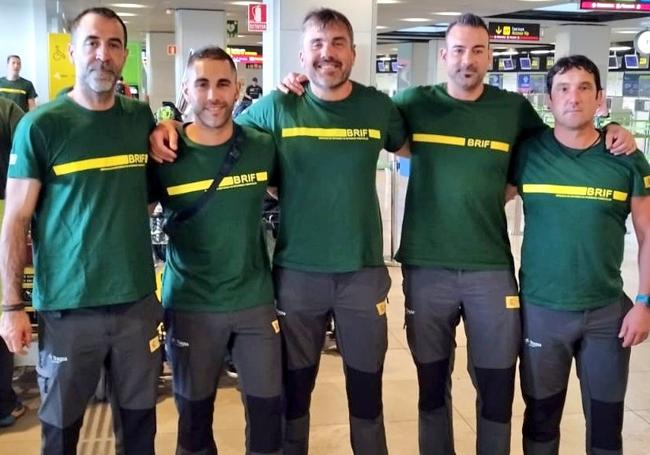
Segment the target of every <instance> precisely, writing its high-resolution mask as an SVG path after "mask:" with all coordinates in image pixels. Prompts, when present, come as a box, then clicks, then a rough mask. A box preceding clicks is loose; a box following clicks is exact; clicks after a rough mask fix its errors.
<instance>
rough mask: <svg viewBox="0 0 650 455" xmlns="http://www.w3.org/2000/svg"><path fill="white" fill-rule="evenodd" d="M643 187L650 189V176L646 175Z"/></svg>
mask: <svg viewBox="0 0 650 455" xmlns="http://www.w3.org/2000/svg"><path fill="white" fill-rule="evenodd" d="M643 186H644V187H646V188H650V175H646V176H645V177H643Z"/></svg>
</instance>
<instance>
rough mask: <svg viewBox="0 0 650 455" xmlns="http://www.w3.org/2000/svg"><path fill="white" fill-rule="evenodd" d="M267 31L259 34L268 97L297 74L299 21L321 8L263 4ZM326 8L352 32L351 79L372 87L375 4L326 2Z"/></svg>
mask: <svg viewBox="0 0 650 455" xmlns="http://www.w3.org/2000/svg"><path fill="white" fill-rule="evenodd" d="M265 3H266V4H267V5H268V17H267V19H268V21H269V22H268V29H267V31H266V32H264V33H263V43H264V69H263V75H264V77H263V79H264V81H263V82H264V86H263V89H264V93H269V92H270V91H271V90H273V89H274V88H275V86H276V85H277V83H278V82H279V81H280V80H282V78H283V77H284V76H285V75H286V74H287V73H289V72H291V71H298V72H299V71H301V67H300V60H299V58H298V53H299V52H300V49H301V46H302V33H301V27H302V20H303V18H304V17H305V15H306V14H307V12H308V11H310V10H312V9H316V8H320V7H322V6H323V3H322V1H318V0H304V1H303V0H267V1H265ZM327 7H328V8H332V9H335V10H337V11H340V12H341V13H343V14H345V16H346V17H347V18H348V20H349V21H350V23H351V24H352V29H353V30H354V43H355V44H356V51H357V57H356V61H355V64H354V67H353V68H352V75H351V78H352V79H353V80H355V81H357V82H360V83H362V84H365V85H374V83H375V55H376V51H375V48H376V46H377V29H376V27H377V1H376V0H354V1H350V0H330V1H329V2H328V3H327Z"/></svg>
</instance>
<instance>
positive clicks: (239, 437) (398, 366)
mask: <svg viewBox="0 0 650 455" xmlns="http://www.w3.org/2000/svg"><path fill="white" fill-rule="evenodd" d="M519 242H520V237H513V250H514V251H515V252H516V253H517V252H518V251H519ZM626 243H627V253H626V259H625V263H624V266H623V275H624V278H625V282H626V289H627V290H628V293H629V294H631V295H634V293H635V292H636V283H637V281H638V279H637V276H636V266H635V258H636V246H635V243H636V241H635V239H634V235H629V236H628V238H627V242H626ZM391 275H392V278H393V287H392V289H391V293H390V302H391V303H390V305H389V309H388V320H389V325H388V327H389V348H388V349H389V350H388V353H387V356H386V366H385V371H384V403H385V421H386V429H387V433H388V444H389V448H390V452H391V454H393V455H416V454H417V420H416V419H417V414H416V405H417V381H416V375H415V369H414V367H413V362H412V360H411V357H410V353H409V350H408V348H407V345H406V338H405V334H404V330H403V320H404V315H403V301H404V299H403V296H402V293H401V275H400V270H399V269H398V268H391ZM457 338H458V340H457V341H458V349H457V355H456V369H455V371H454V373H453V400H454V431H455V439H456V451H457V453H458V455H470V454H474V453H475V449H474V439H475V435H476V424H475V407H474V391H473V387H472V384H471V382H470V380H469V377H468V375H467V373H466V360H467V357H466V352H465V336H464V333H463V330H462V325H461V327H460V328H459V331H458V336H457ZM648 384H650V342H646V343H643V344H642V345H640V346H638V347H636V348H634V350H633V354H632V364H631V374H630V381H629V387H628V394H627V400H626V410H625V427H624V435H623V436H624V441H625V453H626V455H647V454H649V453H650V388H649V387H648ZM23 398H24V399H25V402H26V404H27V405H28V406H29V411H28V414H27V416H26V417H24V418H22V419H20V421H19V422H18V423H17V424H16V425H15V426H14V427H12V428H9V429H3V430H0V454H3V455H9V454H20V455H30V454H36V453H38V448H39V426H38V421H37V419H36V409H37V407H38V403H39V401H38V396H37V393H36V391H35V390H28V391H26V392H25V393H24V394H23ZM522 415H523V403H522V400H521V399H520V398H519V392H517V398H516V401H515V404H514V417H513V436H512V453H513V454H521V453H522V450H521V443H520V429H521V424H522ZM176 418H177V415H176V411H175V408H174V404H173V400H172V399H171V397H170V395H169V391H168V390H163V391H162V394H161V400H160V403H159V405H158V436H157V448H158V453H160V454H171V453H173V450H174V442H175V430H176ZM214 427H215V431H216V437H217V443H218V446H219V453H220V454H222V455H238V454H243V434H244V417H243V410H242V406H241V402H240V398H239V394H238V392H237V390H236V388H235V387H233V386H232V385H230V386H225V387H223V388H221V389H220V390H219V393H218V397H217V405H216V412H215V424H214ZM82 431H83V434H82V444H80V453H83V454H88V455H91V454H92V455H100V454H109V453H113V451H112V440H111V433H110V416H109V414H108V413H107V411H106V410H105V409H104V407H103V406H94V407H93V408H91V409H90V410H89V412H88V413H87V415H86V423H85V427H84V429H83V430H82ZM310 453H311V454H314V455H339V454H341V455H344V454H351V450H350V448H349V434H348V428H347V404H346V399H345V384H344V381H343V375H342V371H341V362H340V358H339V357H338V356H336V355H332V354H324V355H323V358H322V361H321V369H320V375H319V377H318V382H317V385H316V390H315V392H314V396H313V404H312V432H311V452H310ZM561 453H562V454H567V455H576V454H580V453H584V420H583V417H582V410H581V404H580V394H579V389H578V383H577V380H576V378H575V375H572V379H571V384H570V389H569V395H568V398H567V403H566V407H565V412H564V417H563V420H562V446H561Z"/></svg>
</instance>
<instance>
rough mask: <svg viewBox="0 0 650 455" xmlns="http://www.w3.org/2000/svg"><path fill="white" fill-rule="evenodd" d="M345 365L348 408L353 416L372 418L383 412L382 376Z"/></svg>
mask: <svg viewBox="0 0 650 455" xmlns="http://www.w3.org/2000/svg"><path fill="white" fill-rule="evenodd" d="M382 373H383V367H382V368H381V369H380V370H379V371H378V372H376V373H366V372H365V371H359V370H355V369H354V368H351V367H349V366H347V365H346V366H345V388H346V390H347V392H348V410H349V411H350V415H351V416H352V417H356V418H358V419H366V420H372V419H376V418H377V417H379V416H380V415H381V413H382V403H381V376H382Z"/></svg>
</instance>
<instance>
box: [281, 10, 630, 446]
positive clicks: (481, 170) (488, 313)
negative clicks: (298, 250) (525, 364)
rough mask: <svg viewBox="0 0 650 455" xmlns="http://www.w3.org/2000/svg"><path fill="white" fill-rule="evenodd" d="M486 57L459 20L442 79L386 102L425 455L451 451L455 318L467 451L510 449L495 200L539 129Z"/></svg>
mask: <svg viewBox="0 0 650 455" xmlns="http://www.w3.org/2000/svg"><path fill="white" fill-rule="evenodd" d="M491 58H492V57H491V52H490V49H489V38H488V31H487V27H486V25H485V23H484V22H483V20H482V19H481V18H479V17H478V16H475V15H473V14H469V13H468V14H464V15H462V16H460V17H459V18H458V19H457V20H456V21H454V22H453V23H452V24H451V25H450V26H449V28H448V30H447V36H446V48H445V49H444V50H443V52H442V60H443V62H444V63H445V65H446V66H447V74H448V82H447V83H446V84H439V85H435V86H419V87H414V88H411V89H407V90H405V91H403V92H401V93H398V94H397V95H396V96H395V97H394V99H393V101H394V102H395V104H396V105H397V107H398V109H399V110H400V112H401V113H402V115H403V117H404V119H405V122H406V124H407V130H408V132H409V134H410V149H411V155H412V158H411V161H412V165H411V175H410V179H409V185H408V191H407V195H406V206H405V213H404V225H403V228H402V239H401V244H400V249H399V251H398V254H397V259H399V260H400V261H401V262H402V263H403V269H402V271H403V275H404V292H405V296H406V330H407V338H408V343H409V347H410V349H411V352H412V354H413V358H414V360H415V364H416V367H417V370H418V378H419V387H420V399H419V403H418V408H419V440H420V453H421V454H426V455H432V454H441V455H448V454H450V453H453V451H454V447H453V431H452V421H451V416H452V407H451V394H450V385H451V371H452V369H453V351H454V348H455V331H456V326H457V325H458V324H459V323H460V320H461V318H462V319H463V320H464V323H465V332H466V334H467V338H468V362H469V367H468V369H469V371H470V375H471V377H472V380H473V382H474V385H475V387H476V390H477V409H478V413H477V414H478V415H477V453H478V454H490V455H492V454H495V455H498V454H507V453H509V451H510V420H511V415H512V400H513V397H514V379H515V364H516V360H517V354H518V352H519V343H520V332H521V329H520V319H519V310H518V309H519V300H518V292H517V285H516V282H515V279H514V272H513V261H512V255H511V252H510V244H509V241H508V233H507V228H506V218H505V213H504V208H503V205H504V200H505V188H506V183H507V171H508V166H509V163H510V156H511V155H512V153H511V152H512V149H513V146H514V144H515V143H517V141H519V140H520V139H521V138H522V137H524V136H526V135H529V134H532V133H534V132H535V131H538V130H540V129H544V128H545V126H544V124H543V122H542V121H541V119H540V118H539V116H538V115H537V114H536V113H535V111H534V110H533V108H532V106H531V105H530V103H528V101H526V99H525V98H524V97H523V96H521V95H519V94H516V93H510V92H506V91H503V90H498V89H495V88H494V87H491V86H487V85H484V84H483V79H484V77H485V74H486V72H487V69H488V67H489V63H490V61H491ZM300 81H301V79H300V78H299V77H298V78H296V77H295V76H294V77H291V76H290V77H288V78H286V79H285V81H283V83H284V84H285V85H286V86H287V88H290V89H291V90H292V91H296V92H297V93H301V92H302V88H301V87H300V84H299V83H300ZM621 130H622V129H621V128H620V127H618V128H616V129H614V131H610V135H608V140H611V139H612V138H613V137H615V136H617V135H618V136H622V137H623V139H625V140H620V141H617V142H619V143H620V145H621V146H622V147H623V149H626V150H628V149H632V150H634V149H635V146H634V138H632V137H631V135H629V134H627V133H625V132H624V131H621ZM612 133H615V134H612ZM610 136H611V137H610ZM619 139H620V138H619ZM495 333H498V334H499V336H498V337H497V338H495V337H494V334H495Z"/></svg>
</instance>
